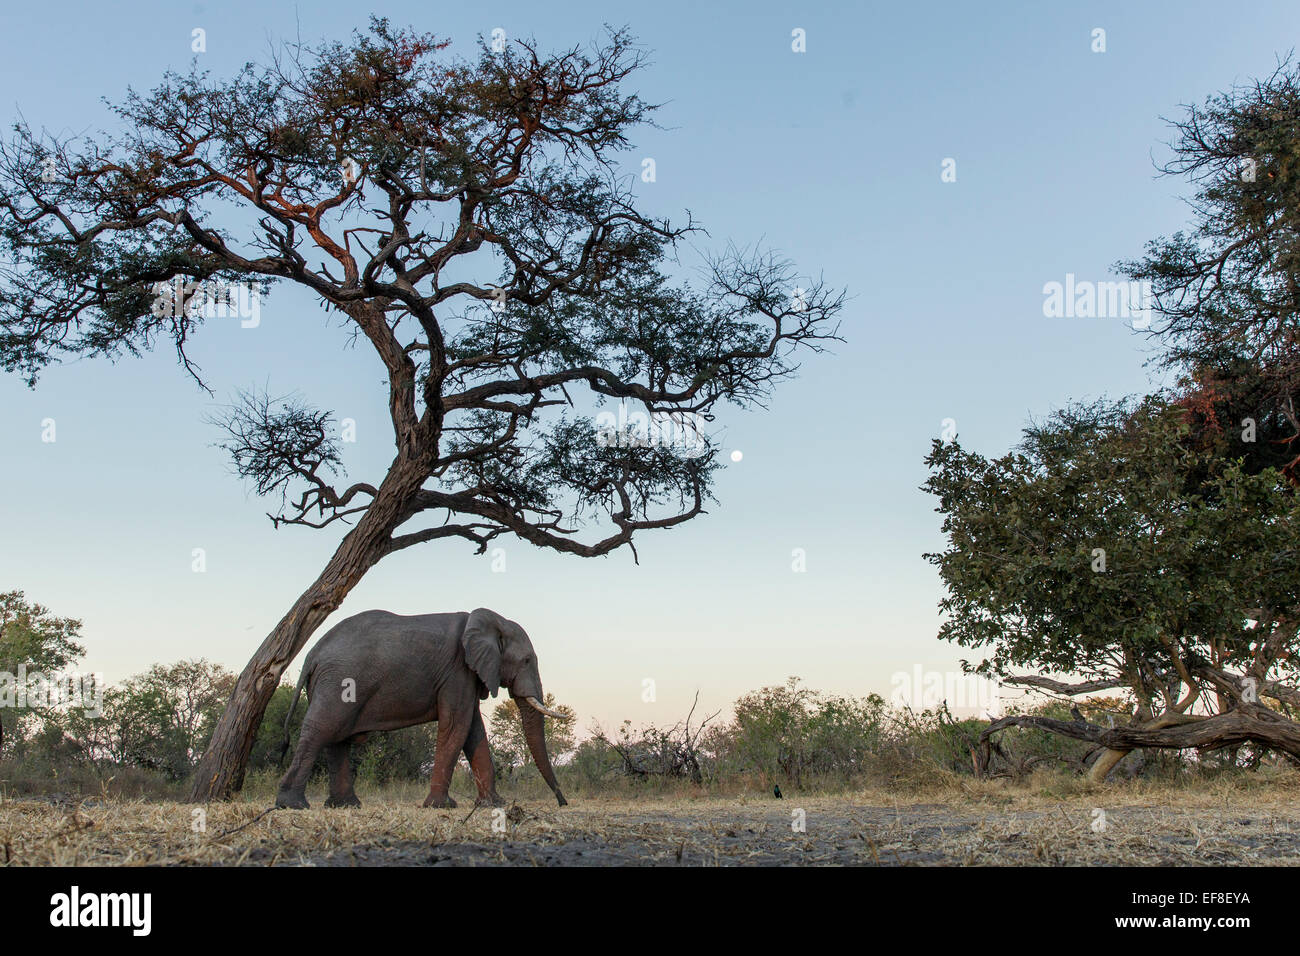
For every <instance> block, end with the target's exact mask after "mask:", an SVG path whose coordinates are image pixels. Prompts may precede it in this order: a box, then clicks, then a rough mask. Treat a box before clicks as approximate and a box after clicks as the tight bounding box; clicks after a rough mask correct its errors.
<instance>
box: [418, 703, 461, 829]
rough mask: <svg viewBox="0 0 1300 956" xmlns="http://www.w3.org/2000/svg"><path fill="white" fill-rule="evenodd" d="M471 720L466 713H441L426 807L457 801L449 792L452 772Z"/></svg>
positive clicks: (425, 801) (453, 803)
mask: <svg viewBox="0 0 1300 956" xmlns="http://www.w3.org/2000/svg"><path fill="white" fill-rule="evenodd" d="M470 724H471V721H470V719H469V718H467V717H466V716H465V715H464V714H451V713H447V714H439V715H438V739H437V741H436V742H435V744H434V747H435V748H436V750H435V751H434V754H433V773H432V774H431V775H430V778H429V795H428V796H427V797H425V798H424V805H425V806H426V807H454V806H455V805H456V801H455V800H453V799H452V798H451V796H450V795H449V794H448V793H447V791H448V789H450V787H451V774H452V771H453V770H455V769H456V761H457V760H459V759H460V752H461V750H462V749H464V747H465V739H466V738H467V737H468V736H469V729H470Z"/></svg>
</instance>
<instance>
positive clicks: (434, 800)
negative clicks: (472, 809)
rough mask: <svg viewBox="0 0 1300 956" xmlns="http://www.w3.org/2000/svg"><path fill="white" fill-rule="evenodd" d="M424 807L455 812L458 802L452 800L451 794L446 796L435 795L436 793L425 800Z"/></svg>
mask: <svg viewBox="0 0 1300 956" xmlns="http://www.w3.org/2000/svg"><path fill="white" fill-rule="evenodd" d="M424 805H425V806H426V807H435V808H437V809H439V810H455V809H456V801H455V800H453V799H452V798H451V796H450V794H446V793H444V794H435V793H431V794H429V795H428V796H427V797H425V798H424Z"/></svg>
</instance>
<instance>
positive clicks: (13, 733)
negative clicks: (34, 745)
mask: <svg viewBox="0 0 1300 956" xmlns="http://www.w3.org/2000/svg"><path fill="white" fill-rule="evenodd" d="M80 638H81V622H80V621H78V620H74V619H72V618H64V617H55V616H54V615H53V614H52V613H51V612H50V610H49V608H46V607H43V606H42V605H40V604H33V603H30V602H28V601H27V600H25V599H24V597H23V592H22V591H7V592H4V593H0V672H4V673H7V674H10V675H13V679H15V680H16V678H17V675H18V671H19V668H20V667H22V668H24V669H25V671H27V672H29V673H36V672H39V673H41V674H45V675H53V674H56V673H58V672H60V671H62V670H64V669H65V668H67V667H68V666H69V665H70V664H72V663H74V662H75V661H77V660H78V659H79V658H80V657H81V656H82V654H84V653H85V651H84V649H83V648H82V646H81V644H80V643H79V641H80ZM39 714H40V712H39V711H38V710H33V709H28V710H23V711H20V710H17V709H16V708H14V707H12V706H4V707H0V731H2V732H3V734H4V746H5V747H6V748H8V749H13V748H14V747H16V746H21V742H22V738H23V736H24V733H26V732H28V731H29V730H30V727H31V724H32V723H33V722H34V720H35V719H36V718H38V717H39ZM0 753H3V751H0Z"/></svg>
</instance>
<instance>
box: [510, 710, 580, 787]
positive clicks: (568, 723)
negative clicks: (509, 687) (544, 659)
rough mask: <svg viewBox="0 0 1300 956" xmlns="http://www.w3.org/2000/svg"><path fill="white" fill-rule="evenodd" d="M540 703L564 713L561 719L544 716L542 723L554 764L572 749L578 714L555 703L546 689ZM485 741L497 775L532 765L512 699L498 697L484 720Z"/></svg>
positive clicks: (548, 750) (511, 772)
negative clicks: (486, 729)
mask: <svg viewBox="0 0 1300 956" xmlns="http://www.w3.org/2000/svg"><path fill="white" fill-rule="evenodd" d="M542 703H543V704H544V705H545V706H546V707H548V708H550V709H551V710H554V711H555V712H556V713H560V714H564V715H565V716H566V719H564V720H558V719H556V718H553V717H547V718H546V720H545V721H544V722H543V726H544V734H545V737H546V751H547V753H549V754H550V755H551V763H552V764H558V763H561V762H563V760H564V759H565V758H566V757H568V756H569V754H570V753H572V752H573V749H574V746H575V743H574V739H573V732H574V729H575V728H576V727H577V723H578V714H577V712H576V711H574V709H573V708H572V707H569V706H567V705H562V704H557V703H556V702H555V695H554V694H552V693H549V692H548V693H547V694H546V699H545V700H543V701H542ZM488 740H489V742H490V744H491V747H492V759H493V760H494V761H495V764H496V769H497V773H498V774H499V775H506V776H508V775H511V774H513V773H515V772H516V771H518V770H522V769H524V768H526V767H531V766H532V765H533V758H532V755H531V754H530V753H529V751H528V741H527V740H525V739H524V726H523V723H522V721H520V719H519V705H518V704H517V703H516V702H515V701H514V700H513V699H512V698H507V699H505V700H502V701H500V702H499V703H498V704H497V705H496V706H495V707H493V708H492V716H491V717H490V718H489V719H488Z"/></svg>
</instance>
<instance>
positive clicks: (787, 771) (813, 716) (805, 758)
mask: <svg viewBox="0 0 1300 956" xmlns="http://www.w3.org/2000/svg"><path fill="white" fill-rule="evenodd" d="M885 712H886V708H885V702H884V700H883V699H882V698H881V697H879V696H878V695H876V694H872V695H870V696H868V697H866V698H863V699H861V700H858V699H854V698H851V697H836V696H832V695H826V694H822V693H820V692H818V691H814V690H811V689H809V688H807V687H802V686H800V682H799V678H797V677H791V678H790V679H789V680H788V681H786V683H785V684H784V685H782V686H777V687H764V688H762V689H761V690H758V691H754V692H753V693H750V694H746V695H745V696H743V697H741V698H740V699H739V700H738V701H736V704H735V720H734V722H733V724H732V727H731V729H730V733H729V734H728V735H727V736H728V741H727V742H728V744H729V749H730V751H731V755H732V756H733V757H734V759H735V760H736V761H737V762H738V763H739V764H740V765H741V766H743V767H746V768H749V769H750V770H753V771H757V772H759V773H761V774H765V775H767V776H772V777H776V776H780V777H784V778H785V779H787V780H793V781H794V782H795V784H796V785H799V784H801V783H802V782H803V779H804V777H805V776H808V775H810V774H811V775H826V774H835V775H839V776H842V777H844V778H846V779H848V778H850V777H852V776H854V775H856V774H858V773H860V772H861V771H862V770H863V768H864V766H865V764H866V762H867V760H868V759H869V758H870V756H871V755H872V754H873V753H875V752H876V751H877V749H878V748H879V746H880V741H881V738H882V735H883V733H884V724H885V720H884V718H885Z"/></svg>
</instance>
